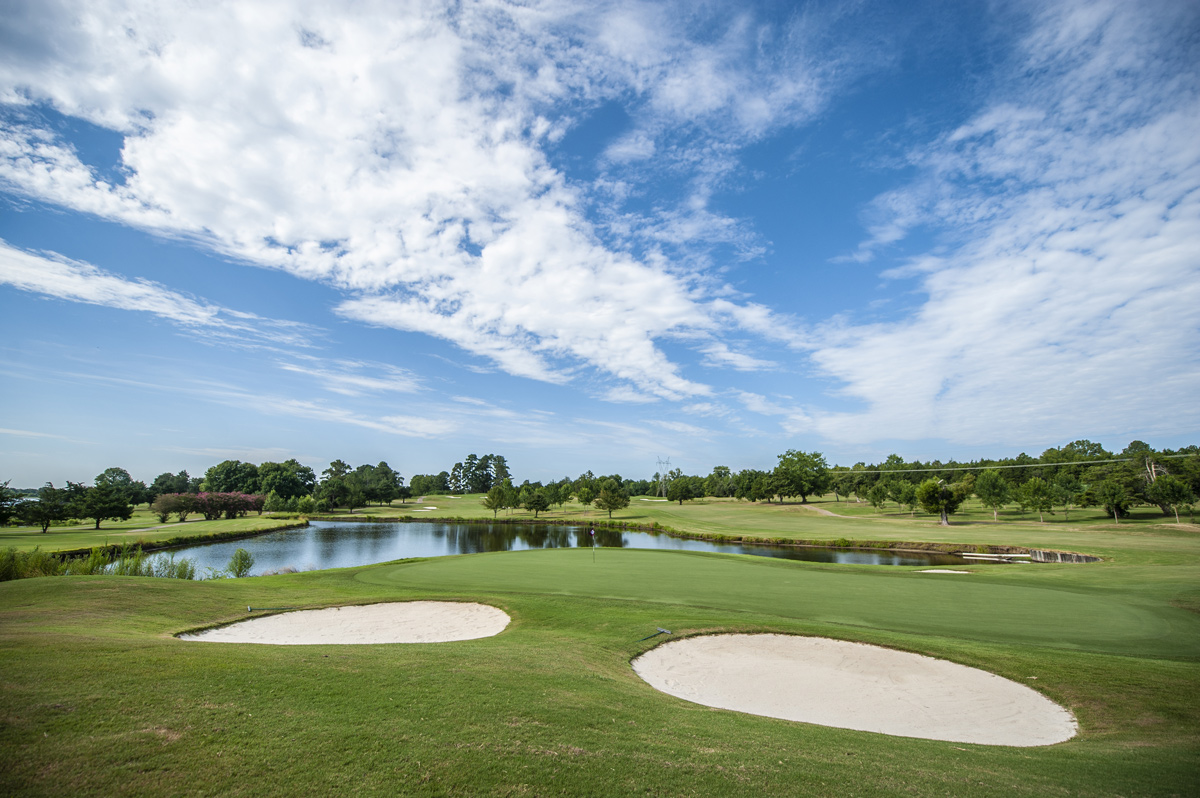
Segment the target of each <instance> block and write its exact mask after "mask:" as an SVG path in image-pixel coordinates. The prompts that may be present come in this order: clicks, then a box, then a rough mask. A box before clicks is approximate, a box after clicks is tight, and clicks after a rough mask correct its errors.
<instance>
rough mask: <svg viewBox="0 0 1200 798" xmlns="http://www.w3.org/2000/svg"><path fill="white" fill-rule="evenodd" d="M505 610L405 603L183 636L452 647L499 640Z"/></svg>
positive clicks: (270, 618) (290, 615)
mask: <svg viewBox="0 0 1200 798" xmlns="http://www.w3.org/2000/svg"><path fill="white" fill-rule="evenodd" d="M508 621H509V618H508V615H507V614H506V613H505V612H504V611H503V610H498V609H496V608H495V607H489V606H487V605H486V604H467V603H463V602H456V601H401V602H394V603H389V604H363V605H358V606H353V607H328V608H326V609H323V610H299V611H297V612H285V613H281V614H279V615H267V616H264V617H261V618H251V619H249V620H246V621H240V622H238V623H234V624H230V625H229V626H222V627H220V628H217V629H206V630H205V631H203V632H197V633H196V634H187V635H180V636H179V637H180V639H181V640H201V641H204V642H208V643H267V644H271V645H277V646H306V645H327V644H335V645H337V644H341V645H354V644H363V643H447V642H450V641H452V640H474V639H476V638H480V637H491V636H492V635H496V634H499V633H500V632H501V631H503V630H504V627H505V626H507V625H508Z"/></svg>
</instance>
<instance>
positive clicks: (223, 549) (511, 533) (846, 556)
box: [157, 521, 966, 576]
mask: <svg viewBox="0 0 1200 798" xmlns="http://www.w3.org/2000/svg"><path fill="white" fill-rule="evenodd" d="M590 545H591V539H590V537H589V535H588V527H586V526H551V525H534V524H450V523H438V522H419V521H413V522H401V523H361V522H360V523H355V522H337V521H313V522H311V523H310V524H309V525H308V526H307V527H304V528H302V529H286V530H281V531H279V532H271V533H269V534H266V535H260V536H258V537H254V538H246V539H243V540H232V541H226V542H222V543H208V544H205V545H200V546H189V547H187V548H183V549H176V550H174V551H173V552H171V553H170V554H173V555H174V556H175V558H176V559H177V560H178V559H181V558H184V557H187V558H190V559H192V560H193V561H194V562H195V564H196V572H197V576H201V575H203V574H206V573H207V572H208V569H209V568H213V569H216V570H221V569H223V568H225V567H226V566H227V565H228V564H229V558H230V557H232V556H233V553H234V552H235V551H236V550H237V549H239V548H241V549H246V550H247V551H248V552H250V553H251V554H253V555H254V568H253V570H252V571H251V573H252V574H255V575H257V574H262V573H264V572H274V571H279V570H280V569H283V568H294V569H296V570H298V571H311V570H321V569H325V568H349V567H352V566H356V565H371V564H373V563H380V562H389V561H391V560H400V559H404V558H406V557H444V556H446V555H450V554H475V553H478V552H485V551H524V550H528V549H565V548H574V547H585V548H586V547H588V546H590ZM596 545H597V546H605V547H612V548H626V549H671V550H675V551H716V552H724V553H728V554H754V555H758V556H762V557H781V558H783V559H788V560H808V561H810V562H825V563H855V564H861V565H962V564H964V563H965V562H966V560H964V559H963V558H961V557H957V556H954V555H952V554H935V553H928V554H927V553H924V552H891V551H861V550H858V551H854V550H849V549H816V548H800V547H794V546H756V545H740V544H730V543H713V542H709V541H705V540H690V539H685V538H675V537H671V536H670V535H665V534H654V533H651V532H641V531H634V530H621V529H597V530H596ZM157 556H169V555H166V554H160V555H157Z"/></svg>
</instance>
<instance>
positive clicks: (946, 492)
mask: <svg viewBox="0 0 1200 798" xmlns="http://www.w3.org/2000/svg"><path fill="white" fill-rule="evenodd" d="M966 497H967V494H966V493H965V492H964V491H963V488H961V487H956V486H953V485H947V484H946V482H945V480H941V479H927V480H925V481H924V482H922V483H921V485H920V487H918V488H917V502H919V503H920V505H921V509H922V510H924V511H925V512H927V513H929V514H930V515H936V516H938V523H939V524H940V525H942V526H950V516H951V515H953V514H954V513H956V512H958V508H959V507H960V506H961V505H962V503H963V500H964V499H965V498H966Z"/></svg>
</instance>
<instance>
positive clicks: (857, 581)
mask: <svg viewBox="0 0 1200 798" xmlns="http://www.w3.org/2000/svg"><path fill="white" fill-rule="evenodd" d="M497 556H500V557H503V558H504V559H503V561H502V563H501V562H500V561H498V560H497V559H496V557H497ZM994 567H996V568H1001V569H1004V568H1005V567H1004V566H994ZM1016 567H1017V566H1012V568H1016ZM1029 567H1030V568H1033V567H1040V566H1029ZM1048 567H1049V566H1048ZM1071 567H1087V566H1071ZM357 578H358V579H359V580H360V581H363V582H367V583H370V584H389V585H395V586H403V587H405V588H408V589H414V590H422V591H427V592H428V593H429V594H431V595H432V594H436V593H438V592H443V591H444V592H454V593H461V592H462V591H464V590H466V591H475V592H478V593H479V594H481V595H484V594H493V593H518V594H531V593H532V594H547V595H569V596H586V597H596V598H606V599H622V600H635V601H639V602H649V603H657V604H668V605H670V604H678V605H683V606H688V607H708V608H712V609H719V610H725V611H735V612H750V613H763V614H767V615H774V616H779V617H783V618H790V619H800V620H810V621H814V622H819V623H828V624H837V625H843V626H848V627H866V628H871V629H886V630H891V631H899V632H910V633H916V634H926V635H928V634H934V635H943V636H946V637H953V638H961V639H966V640H983V641H989V642H995V643H1011V644H1020V645H1035V646H1046V647H1052V648H1065V649H1074V650H1081V651H1094V652H1102V653H1110V654H1130V655H1138V656H1154V657H1196V656H1200V616H1197V615H1195V614H1193V613H1189V612H1187V611H1185V610H1182V609H1178V608H1175V607H1171V606H1166V605H1164V604H1162V603H1161V602H1155V601H1152V600H1148V599H1144V598H1142V597H1139V596H1136V595H1130V594H1129V593H1125V592H1121V591H1116V590H1114V591H1106V590H1103V589H1099V588H1087V589H1084V588H1079V587H1073V588H1072V589H1062V588H1056V587H1048V586H1044V585H1041V584H1028V583H1027V582H1025V581H1023V579H1022V575H1021V574H1019V573H1018V572H1015V571H1008V570H1001V571H996V572H994V573H993V574H988V573H987V572H980V573H975V574H971V575H970V576H963V577H960V578H955V579H952V580H951V579H948V578H947V577H945V576H941V575H937V574H921V573H917V572H916V571H915V570H911V569H894V568H885V567H874V568H859V567H847V566H820V565H812V564H808V563H799V562H790V561H784V560H771V559H766V558H761V557H749V556H736V555H714V554H699V553H680V552H660V551H643V550H631V549H602V550H600V551H599V552H597V556H596V558H595V561H594V562H593V556H592V552H590V551H588V550H587V549H582V550H581V549H550V550H537V551H528V552H520V553H503V554H500V555H492V554H481V555H473V556H464V557H445V558H439V559H433V560H418V561H412V562H404V563H398V564H396V565H392V566H384V567H375V568H371V569H368V570H365V571H362V572H361V573H359V574H358V575H357Z"/></svg>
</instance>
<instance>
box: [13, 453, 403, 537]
mask: <svg viewBox="0 0 1200 798" xmlns="http://www.w3.org/2000/svg"><path fill="white" fill-rule="evenodd" d="M8 485H9V483H8V482H5V483H3V484H0V526H3V525H7V524H9V523H10V522H12V521H14V520H16V521H17V522H18V523H21V524H24V525H28V526H37V527H41V530H42V532H46V531H47V530H48V529H49V528H50V526H51V525H52V524H55V523H60V522H66V521H82V520H90V521H94V522H95V528H96V529H99V528H100V524H101V522H103V521H125V520H128V519H129V518H130V517H132V515H133V510H134V507H136V506H137V505H139V504H148V505H149V506H150V509H151V511H152V512H154V513H155V514H156V515H158V517H159V520H160V521H161V522H162V523H166V522H167V520H168V518H170V517H171V516H175V517H176V518H177V519H178V520H179V521H185V520H187V518H188V516H190V515H192V514H200V515H203V516H204V518H205V519H207V520H213V519H216V518H221V517H225V518H237V517H239V516H242V515H245V514H247V513H248V512H258V513H262V512H264V511H266V512H299V513H313V512H325V511H328V510H331V509H333V508H334V507H344V508H346V509H348V510H354V509H355V508H357V507H362V506H365V505H367V504H369V503H378V504H389V503H391V502H392V501H394V500H396V499H400V500H401V501H403V500H405V499H407V498H408V497H409V496H411V491H410V490H409V489H408V488H407V487H406V486H405V485H404V478H403V477H402V476H401V475H400V474H399V473H397V472H396V471H394V470H393V469H392V468H391V467H390V466H389V465H388V464H387V463H386V462H380V463H378V464H377V465H370V464H366V465H360V466H358V467H357V468H352V467H351V466H350V465H349V464H347V463H345V462H344V461H342V460H334V461H333V462H332V463H330V464H329V467H328V468H326V469H325V470H324V471H323V472H322V473H321V475H320V478H318V477H317V475H316V474H315V473H314V471H313V470H312V469H311V468H309V467H308V466H306V465H303V464H301V463H299V462H298V461H296V460H294V459H292V460H287V461H284V462H282V463H275V462H266V463H262V464H261V465H255V464H254V463H246V462H242V461H240V460H225V461H223V462H221V463H218V464H217V465H214V466H212V467H211V468H209V469H208V470H207V471H205V473H204V476H203V477H192V476H190V475H189V474H188V472H187V471H186V470H183V471H179V472H178V473H170V472H165V473H162V474H159V475H158V476H157V477H155V478H154V481H153V482H151V483H150V484H149V485H147V484H146V483H145V482H142V481H140V480H134V479H133V478H132V477H131V476H130V475H129V472H128V471H126V470H125V469H123V468H118V467H114V468H108V469H105V470H104V471H103V472H102V473H101V474H98V475H97V476H96V478H95V480H94V481H93V484H91V485H85V484H82V483H76V482H71V481H69V480H68V481H67V483H66V487H63V488H57V487H55V486H54V483H52V482H48V483H46V485H44V486H43V487H41V488H39V489H37V490H36V491H29V490H27V491H17V490H13V489H11V488H9V486H8Z"/></svg>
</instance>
